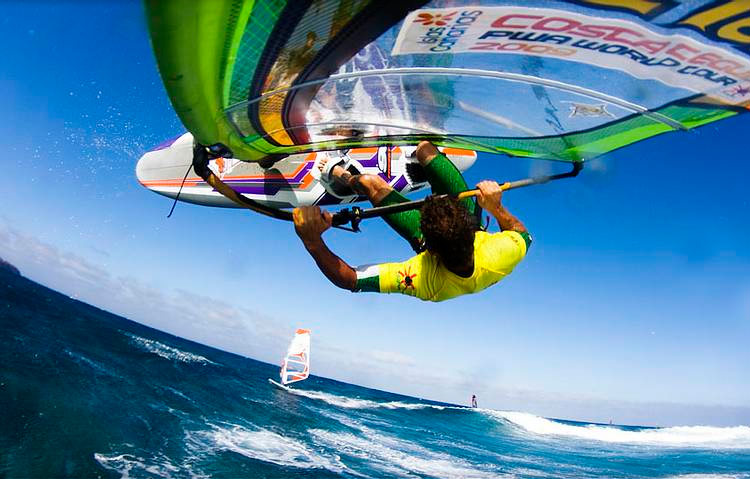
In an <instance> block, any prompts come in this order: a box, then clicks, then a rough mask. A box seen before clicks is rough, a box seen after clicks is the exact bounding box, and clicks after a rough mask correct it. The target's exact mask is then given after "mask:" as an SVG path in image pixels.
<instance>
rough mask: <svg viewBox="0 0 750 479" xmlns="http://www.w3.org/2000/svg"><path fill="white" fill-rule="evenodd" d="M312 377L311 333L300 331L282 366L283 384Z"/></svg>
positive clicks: (296, 334)
mask: <svg viewBox="0 0 750 479" xmlns="http://www.w3.org/2000/svg"><path fill="white" fill-rule="evenodd" d="M309 375H310V331H309V330H307V329H298V330H297V332H296V333H294V338H292V342H291V344H290V345H289V349H288V350H287V352H286V357H284V362H283V363H282V364H281V384H283V385H287V384H291V383H294V382H297V381H302V380H303V379H307V377H308V376H309Z"/></svg>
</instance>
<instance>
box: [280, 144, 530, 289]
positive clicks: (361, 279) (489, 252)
mask: <svg viewBox="0 0 750 479" xmlns="http://www.w3.org/2000/svg"><path fill="white" fill-rule="evenodd" d="M416 157H417V161H418V162H419V164H420V165H421V166H422V168H423V169H424V173H425V175H426V176H427V179H428V181H429V183H430V186H431V187H432V192H433V194H438V195H442V194H449V195H455V194H458V193H459V192H461V191H465V190H467V189H468V187H467V185H466V181H465V180H464V178H463V177H462V176H461V173H460V172H459V170H458V169H457V168H456V167H455V166H454V165H453V163H451V162H450V160H449V159H448V158H447V157H446V156H445V155H443V154H442V153H441V152H440V151H439V150H438V149H437V148H436V147H435V145H433V144H432V143H430V142H427V141H423V142H421V143H420V144H419V146H418V147H417V149H416ZM324 171H327V172H329V173H328V174H329V175H330V176H331V179H332V181H335V182H338V183H339V184H341V185H346V186H348V187H349V188H351V189H353V190H354V191H356V192H358V193H360V194H362V195H365V196H367V198H369V199H370V201H371V202H372V204H373V205H375V206H385V205H390V204H396V203H401V202H405V201H408V200H407V198H405V197H404V196H402V195H401V194H400V193H398V192H397V191H395V190H394V189H393V188H392V187H391V186H390V185H389V184H388V183H387V182H386V181H385V180H383V179H382V178H381V177H379V176H376V175H358V174H352V173H351V172H350V171H348V170H346V169H344V168H343V167H342V166H340V165H338V164H337V165H329V167H328V168H325V167H324ZM477 187H478V189H479V194H478V195H477V201H476V203H475V202H474V201H473V200H472V199H464V200H460V201H459V200H456V199H454V198H452V197H437V196H431V197H428V198H427V200H426V202H425V204H424V206H423V207H422V209H421V210H420V211H414V210H412V211H406V212H402V213H395V214H390V215H387V216H385V217H384V219H385V221H386V222H387V223H388V224H389V225H390V226H391V227H392V228H393V229H394V230H395V231H396V232H397V233H399V234H400V235H401V236H402V237H404V238H405V239H406V240H407V241H409V243H410V244H411V245H412V247H413V248H414V250H415V251H416V252H417V253H418V254H417V255H416V256H414V257H412V258H411V259H408V260H406V261H403V262H399V263H383V264H379V265H372V266H366V267H360V268H357V269H355V268H352V267H351V266H349V265H348V264H347V263H346V262H345V261H344V260H342V259H341V258H339V257H338V256H336V255H335V254H334V253H332V252H331V250H329V249H328V247H327V246H326V244H325V243H324V241H323V239H322V237H321V235H322V233H323V232H324V231H326V230H327V229H328V228H330V227H331V219H332V217H331V214H330V213H328V212H321V210H320V208H319V207H317V206H306V207H300V208H296V209H295V210H294V226H295V230H296V232H297V235H298V236H299V237H300V239H301V240H302V243H303V244H304V246H305V248H306V249H307V251H308V252H309V253H310V255H311V256H312V257H313V259H314V260H315V262H316V263H317V265H318V267H319V268H320V270H321V271H322V272H323V274H325V276H326V277H327V278H328V279H329V280H330V281H331V282H332V283H333V284H335V285H336V286H338V287H340V288H343V289H348V290H351V291H354V292H359V291H369V292H379V293H402V294H407V295H410V296H415V297H417V298H419V299H421V300H425V301H443V300H446V299H451V298H455V297H457V296H461V295H464V294H470V293H476V292H478V291H481V290H483V289H485V288H487V287H489V286H491V285H493V284H495V283H497V282H498V281H500V280H501V279H503V278H504V277H505V276H507V275H508V274H510V273H511V271H513V268H515V266H516V265H517V264H518V263H519V262H520V261H521V260H522V259H523V258H524V256H525V255H526V251H527V250H528V248H529V246H530V245H531V237H530V236H529V233H528V231H527V230H526V227H525V226H524V225H523V223H521V221H519V220H518V218H516V217H515V216H513V215H512V214H511V213H510V212H508V210H507V209H505V207H504V206H503V205H502V203H501V199H502V189H501V188H500V185H498V184H497V183H496V182H494V181H482V182H480V183H479V184H478V185H477ZM477 203H478V205H479V207H481V208H484V209H485V210H486V211H488V212H489V213H491V214H492V216H494V217H495V219H496V220H497V222H498V224H499V225H500V229H501V230H502V231H501V232H499V233H494V234H490V233H487V232H485V231H480V230H479V227H478V221H477V214H476V213H477Z"/></svg>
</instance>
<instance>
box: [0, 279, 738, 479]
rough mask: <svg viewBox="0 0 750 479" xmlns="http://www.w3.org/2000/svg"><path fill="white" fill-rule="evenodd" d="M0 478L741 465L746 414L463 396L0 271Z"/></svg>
mask: <svg viewBox="0 0 750 479" xmlns="http://www.w3.org/2000/svg"><path fill="white" fill-rule="evenodd" d="M0 327H1V328H2V329H1V331H2V334H1V335H0V414H1V417H2V420H1V421H0V478H21V477H76V478H78V477H139V478H140V477H226V478H236V477H250V478H272V477H274V478H276V477H279V478H282V477H283V478H288V477H292V478H293V477H315V478H329V477H331V478H332V477H347V478H348V477H352V478H354V477H371V478H381V477H382V478H385V477H407V478H418V477H439V478H453V477H456V478H458V477H461V478H504V477H508V478H511V477H512V478H540V477H542V478H544V477H549V478H552V477H555V478H558V477H601V478H604V477H607V478H609V477H621V478H667V477H669V478H671V477H685V478H689V479H697V478H726V479H729V478H750V428H748V427H745V426H739V427H727V428H718V427H717V428H714V427H698V426H696V427H674V428H664V429H654V428H633V427H617V426H605V425H596V424H586V423H577V422H568V421H557V420H550V419H545V418H541V417H538V416H534V415H531V414H526V413H520V412H507V411H492V410H485V409H467V408H462V407H457V406H451V405H447V404H441V403H433V402H428V401H422V400H418V399H414V398H409V397H405V396H399V395H395V394H390V393H386V392H382V391H374V390H371V389H366V388H362V387H359V386H354V385H350V384H344V383H340V382H336V381H332V380H328V379H324V378H319V377H314V376H313V377H311V378H310V379H309V380H307V381H305V382H304V383H302V384H300V385H299V386H298V389H297V390H295V391H284V390H281V389H278V388H275V387H273V386H272V385H270V384H269V383H268V378H276V377H277V375H278V368H277V367H276V366H272V365H269V364H265V363H261V362H258V361H254V360H252V359H248V358H243V357H241V356H236V355H233V354H229V353H225V352H222V351H218V350H216V349H212V348H209V347H206V346H202V345H200V344H196V343H193V342H190V341H186V340H184V339H180V338H177V337H174V336H171V335H168V334H165V333H162V332H159V331H156V330H154V329H151V328H147V327H145V326H142V325H139V324H137V323H134V322H132V321H129V320H127V319H124V318H121V317H118V316H115V315H113V314H110V313H107V312H105V311H102V310H100V309H97V308H94V307H92V306H89V305H86V304H84V303H81V302H79V301H76V300H74V299H71V298H68V297H67V296H64V295H61V294H59V293H56V292H54V291H52V290H50V289H47V288H45V287H43V286H41V285H38V284H36V283H34V282H31V281H29V280H27V279H24V278H22V277H21V276H17V275H13V274H11V273H10V272H5V271H2V270H0Z"/></svg>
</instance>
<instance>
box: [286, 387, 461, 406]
mask: <svg viewBox="0 0 750 479" xmlns="http://www.w3.org/2000/svg"><path fill="white" fill-rule="evenodd" d="M284 390H285V391H287V392H289V393H290V394H295V395H297V396H302V397H306V398H309V399H315V400H317V401H323V402H326V403H328V404H330V405H332V406H338V407H343V408H346V409H427V408H431V409H438V410H443V409H465V408H459V407H451V406H438V405H436V404H420V403H408V402H402V401H383V402H381V401H372V400H369V399H359V398H351V397H347V396H337V395H335V394H330V393H324V392H322V391H313V390H306V389H294V388H288V387H285V388H284Z"/></svg>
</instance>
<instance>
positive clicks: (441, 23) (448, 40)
mask: <svg viewBox="0 0 750 479" xmlns="http://www.w3.org/2000/svg"><path fill="white" fill-rule="evenodd" d="M456 15H458V16H456ZM480 15H482V11H481V10H471V11H463V12H460V13H459V12H458V11H453V12H448V13H428V12H422V13H420V14H418V15H417V18H415V19H414V21H413V23H421V24H422V25H423V26H426V27H429V28H427V31H425V32H423V33H422V34H421V35H420V37H419V40H418V43H421V44H428V45H432V46H431V47H430V48H429V50H430V51H431V52H434V53H447V52H450V51H451V49H453V47H454V46H455V45H456V43H457V42H458V41H459V40H460V39H461V37H463V36H464V34H465V33H466V32H467V31H468V30H469V26H470V25H471V24H472V23H474V22H475V21H477V19H478V18H479V16H480ZM430 25H435V26H432V27H430Z"/></svg>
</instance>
